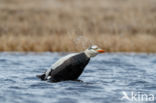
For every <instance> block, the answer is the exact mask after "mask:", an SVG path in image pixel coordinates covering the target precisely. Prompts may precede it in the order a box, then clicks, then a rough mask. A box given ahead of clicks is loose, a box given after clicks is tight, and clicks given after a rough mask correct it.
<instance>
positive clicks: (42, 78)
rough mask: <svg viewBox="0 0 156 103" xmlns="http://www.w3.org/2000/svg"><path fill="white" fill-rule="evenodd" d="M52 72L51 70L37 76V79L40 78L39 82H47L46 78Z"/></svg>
mask: <svg viewBox="0 0 156 103" xmlns="http://www.w3.org/2000/svg"><path fill="white" fill-rule="evenodd" d="M53 71H54V70H53V69H49V70H47V71H46V72H45V73H44V74H41V75H37V77H38V78H40V79H41V80H47V79H48V76H50V75H51V73H52V72H53Z"/></svg>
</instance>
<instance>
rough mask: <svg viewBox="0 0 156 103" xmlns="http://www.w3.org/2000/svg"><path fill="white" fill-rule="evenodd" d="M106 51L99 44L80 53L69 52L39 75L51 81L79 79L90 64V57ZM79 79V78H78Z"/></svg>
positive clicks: (42, 78)
mask: <svg viewBox="0 0 156 103" xmlns="http://www.w3.org/2000/svg"><path fill="white" fill-rule="evenodd" d="M104 52H105V51H104V50H103V49H101V48H99V47H98V46H97V45H92V46H90V47H89V48H87V49H86V50H84V51H82V52H79V53H71V54H68V55H66V56H64V57H62V58H60V59H59V60H57V61H56V62H55V63H54V64H52V65H51V66H50V68H49V69H47V70H46V72H44V73H43V74H41V75H37V77H38V78H40V79H41V80H45V81H46V80H48V81H50V82H60V81H67V80H73V81H74V80H75V81H77V80H78V78H79V77H80V75H81V74H82V72H83V71H84V69H85V67H86V66H87V65H88V63H89V61H90V59H91V58H92V57H95V56H96V55H97V54H101V53H104ZM78 81H79V80H78Z"/></svg>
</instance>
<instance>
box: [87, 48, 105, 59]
mask: <svg viewBox="0 0 156 103" xmlns="http://www.w3.org/2000/svg"><path fill="white" fill-rule="evenodd" d="M100 53H104V50H102V49H101V48H99V47H98V46H97V45H93V46H91V47H89V48H88V49H86V50H85V54H86V55H87V57H89V58H90V57H94V56H96V55H97V54H100Z"/></svg>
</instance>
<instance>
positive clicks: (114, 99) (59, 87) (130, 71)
mask: <svg viewBox="0 0 156 103" xmlns="http://www.w3.org/2000/svg"><path fill="white" fill-rule="evenodd" d="M64 55H66V53H38V54H37V53H0V103H155V102H156V101H154V102H150V101H145V100H144V101H138V100H137V101H129V100H126V99H123V100H121V98H122V97H123V92H125V93H127V95H128V96H129V97H131V93H132V92H135V93H136V94H139V93H141V94H147V95H148V96H149V94H153V95H155V100H156V55H155V54H135V53H106V54H101V55H98V56H96V57H95V58H93V59H91V61H90V63H89V64H88V66H87V67H86V68H85V71H84V72H83V74H82V75H81V76H80V78H79V79H80V80H83V81H84V82H75V81H65V82H59V83H49V82H47V81H40V80H39V79H38V78H36V75H37V74H40V73H42V72H44V71H45V70H46V69H47V68H48V67H49V66H50V65H51V64H52V63H54V62H55V61H56V60H58V59H59V58H60V57H62V56H64ZM147 99H149V98H147Z"/></svg>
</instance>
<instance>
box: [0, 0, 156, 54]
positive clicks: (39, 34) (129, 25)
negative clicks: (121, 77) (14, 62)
mask: <svg viewBox="0 0 156 103" xmlns="http://www.w3.org/2000/svg"><path fill="white" fill-rule="evenodd" d="M155 5H156V1H155V0H1V1H0V12H1V14H0V51H19V52H29V51H33V52H45V51H52V52H72V51H81V50H84V49H86V48H87V47H88V46H90V45H92V44H96V45H99V46H100V47H101V48H104V49H105V50H106V51H107V52H147V53H156V46H155V45H156V6H155Z"/></svg>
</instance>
